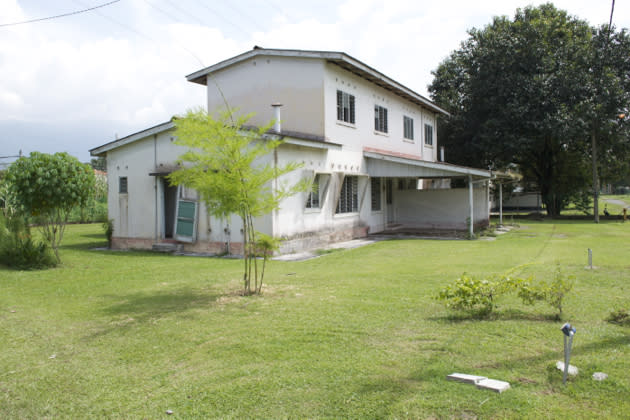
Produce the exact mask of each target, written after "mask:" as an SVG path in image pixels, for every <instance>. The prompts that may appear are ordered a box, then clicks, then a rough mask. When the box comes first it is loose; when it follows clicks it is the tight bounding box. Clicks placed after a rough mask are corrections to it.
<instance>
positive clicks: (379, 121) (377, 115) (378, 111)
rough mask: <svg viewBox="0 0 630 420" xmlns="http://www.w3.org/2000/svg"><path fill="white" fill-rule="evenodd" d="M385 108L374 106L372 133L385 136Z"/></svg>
mask: <svg viewBox="0 0 630 420" xmlns="http://www.w3.org/2000/svg"><path fill="white" fill-rule="evenodd" d="M387 119H388V118H387V108H385V107H384V106H382V105H378V104H374V131H377V132H379V133H385V134H387V133H388V132H389V131H388V127H387Z"/></svg>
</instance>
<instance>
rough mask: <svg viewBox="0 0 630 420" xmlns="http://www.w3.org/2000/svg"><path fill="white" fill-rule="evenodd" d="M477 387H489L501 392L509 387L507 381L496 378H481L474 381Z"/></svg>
mask: <svg viewBox="0 0 630 420" xmlns="http://www.w3.org/2000/svg"><path fill="white" fill-rule="evenodd" d="M476 385H477V388H480V389H489V390H490V391H494V392H498V393H501V392H503V391H505V390H507V389H510V384H509V382H505V381H499V380H496V379H483V380H481V381H479V382H477V383H476Z"/></svg>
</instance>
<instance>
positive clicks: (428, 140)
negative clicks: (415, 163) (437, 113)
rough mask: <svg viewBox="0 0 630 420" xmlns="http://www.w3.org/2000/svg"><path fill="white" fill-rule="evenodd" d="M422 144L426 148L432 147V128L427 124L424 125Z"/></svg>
mask: <svg viewBox="0 0 630 420" xmlns="http://www.w3.org/2000/svg"><path fill="white" fill-rule="evenodd" d="M424 144H426V145H427V146H433V126H432V125H429V124H425V125H424Z"/></svg>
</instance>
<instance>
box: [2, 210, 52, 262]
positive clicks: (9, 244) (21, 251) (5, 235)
mask: <svg viewBox="0 0 630 420" xmlns="http://www.w3.org/2000/svg"><path fill="white" fill-rule="evenodd" d="M0 263H2V264H4V265H6V266H8V267H11V268H17V269H19V270H32V269H43V268H49V267H54V266H56V265H57V259H56V258H55V256H54V254H53V253H52V250H51V249H50V247H49V246H48V245H47V244H46V243H44V242H37V241H35V240H33V238H32V237H31V234H30V229H29V228H28V225H27V224H26V223H25V222H24V219H23V218H21V217H18V216H15V217H11V218H9V219H6V218H4V217H2V216H0Z"/></svg>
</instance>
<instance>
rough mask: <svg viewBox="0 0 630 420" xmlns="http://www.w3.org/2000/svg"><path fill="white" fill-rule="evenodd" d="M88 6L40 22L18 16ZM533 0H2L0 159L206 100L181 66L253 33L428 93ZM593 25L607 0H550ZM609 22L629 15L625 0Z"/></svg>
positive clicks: (123, 131) (83, 152) (626, 20)
mask: <svg viewBox="0 0 630 420" xmlns="http://www.w3.org/2000/svg"><path fill="white" fill-rule="evenodd" d="M109 2H112V3H111V4H109V5H106V6H104V7H100V8H96V9H93V10H91V11H87V12H83V13H76V14H72V15H69V16H65V17H59V18H52V19H46V20H41V21H37V22H31V23H24V24H19V25H9V24H12V23H18V22H23V21H29V20H34V19H41V18H46V17H52V16H57V15H62V14H69V13H73V12H76V11H81V10H84V9H89V8H94V7H97V6H100V5H103V4H106V3H109ZM541 3H544V2H542V1H527V0H525V1H516V0H476V1H470V0H442V1H427V0H387V1H373V0H337V1H330V0H319V1H317V2H314V1H303V0H230V1H226V0H220V1H210V0H119V1H113V0H55V1H50V0H31V1H17V0H0V169H1V168H2V167H3V166H6V165H7V164H8V163H9V162H11V160H12V159H13V158H7V156H16V155H18V154H19V152H20V150H21V151H22V153H23V154H24V155H28V154H29V153H30V152H33V151H40V152H45V153H55V152H60V151H65V152H68V153H70V154H71V155H73V156H76V157H77V158H79V160H81V161H82V162H89V160H90V158H91V157H90V154H89V150H90V149H92V148H95V147H98V146H100V145H103V144H105V143H108V142H110V141H112V140H114V139H115V138H116V137H117V136H118V137H124V136H126V135H129V134H132V133H135V132H137V131H140V130H143V129H145V128H148V127H152V126H154V125H157V124H160V123H162V122H165V121H167V120H169V119H170V118H171V117H172V116H173V115H178V114H182V113H184V112H185V111H186V110H187V109H191V108H195V107H199V106H202V107H205V101H206V99H205V98H206V96H205V87H204V86H201V85H197V84H193V83H190V82H188V81H186V78H185V76H186V75H188V74H191V73H193V72H195V71H197V70H200V69H202V68H204V67H207V66H210V65H212V64H215V63H217V62H219V61H223V60H225V59H228V58H231V57H233V56H235V55H238V54H241V53H243V52H246V51H248V50H250V49H252V48H253V47H254V45H258V46H261V47H264V48H286V49H302V50H320V51H341V52H345V53H347V54H349V55H351V56H352V57H354V58H356V59H358V60H360V61H362V62H363V63H365V64H367V65H369V66H371V67H373V68H375V69H377V70H378V71H380V72H381V73H384V74H385V75H387V76H389V77H390V78H392V79H394V80H396V81H397V82H399V83H401V84H403V85H405V86H407V87H408V88H410V89H412V90H414V91H416V92H417V93H419V94H421V95H424V96H428V93H427V86H428V85H429V84H430V83H431V81H432V79H433V76H432V75H431V71H433V70H435V69H436V68H437V66H438V65H439V64H440V63H441V62H442V61H443V60H444V59H446V58H447V57H448V55H449V54H450V53H451V52H452V51H454V50H456V49H458V48H459V46H460V43H461V42H462V41H463V40H465V39H466V38H467V31H468V30H469V29H471V28H483V27H484V26H486V25H487V24H489V23H490V22H491V21H492V18H493V16H501V15H507V16H509V17H512V16H513V15H514V13H515V11H516V10H517V9H518V8H523V7H526V6H528V5H538V4H541ZM553 3H554V5H555V6H556V7H557V8H559V9H563V10H566V11H567V12H569V14H571V15H573V16H576V17H578V18H580V19H583V20H586V21H587V22H588V23H590V24H591V25H599V24H603V23H608V20H609V18H610V9H611V4H612V1H601V0H567V1H565V0H557V1H555V2H553ZM613 23H614V24H615V25H616V26H617V28H622V27H625V28H628V27H630V1H628V0H621V1H617V2H616V4H615V11H614V16H613Z"/></svg>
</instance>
